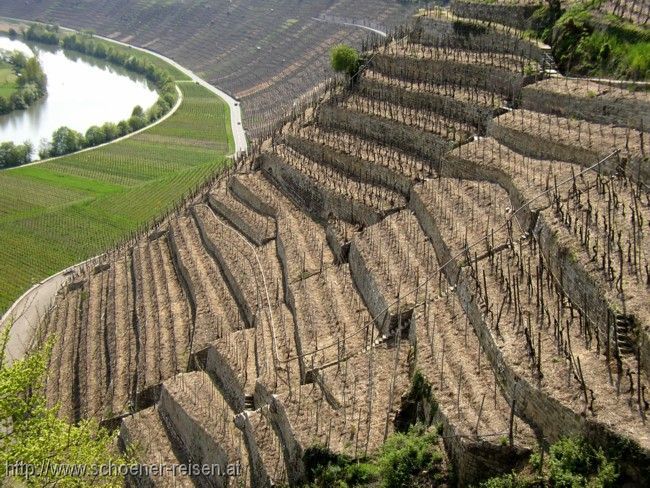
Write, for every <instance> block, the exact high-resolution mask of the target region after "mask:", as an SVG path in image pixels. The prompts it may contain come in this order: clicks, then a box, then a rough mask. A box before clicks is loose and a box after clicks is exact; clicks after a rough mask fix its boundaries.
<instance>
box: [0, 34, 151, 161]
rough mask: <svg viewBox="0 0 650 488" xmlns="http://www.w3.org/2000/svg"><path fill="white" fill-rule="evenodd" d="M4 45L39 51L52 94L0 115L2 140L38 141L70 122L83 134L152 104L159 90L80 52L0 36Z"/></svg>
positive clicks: (38, 54)
mask: <svg viewBox="0 0 650 488" xmlns="http://www.w3.org/2000/svg"><path fill="white" fill-rule="evenodd" d="M0 49H2V50H10V51H13V50H20V51H23V52H25V53H26V54H31V55H33V54H34V53H36V55H37V56H38V58H39V60H40V62H41V65H42V66H43V71H45V74H46V75H47V95H46V96H45V97H44V98H42V99H41V100H39V101H38V102H36V103H34V105H32V106H31V107H29V108H28V109H27V110H20V111H14V112H11V113H10V114H7V115H3V116H0V142H6V141H12V142H15V143H23V142H25V141H31V142H32V143H33V144H34V149H35V150H34V157H35V158H36V157H38V156H37V155H38V148H39V146H40V144H41V141H42V140H43V139H46V140H50V139H51V138H52V132H54V131H55V130H56V129H58V128H59V127H61V126H63V125H65V126H68V127H70V128H72V129H75V130H77V131H79V132H81V133H82V134H83V133H85V132H86V130H87V129H88V128H89V127H91V126H93V125H101V124H103V123H104V122H119V121H120V120H124V119H128V118H129V117H130V116H131V112H132V111H133V107H135V106H136V105H140V106H141V107H142V108H143V109H145V110H146V109H147V108H149V107H151V106H152V105H153V104H154V103H155V102H156V100H157V99H158V95H157V93H156V91H155V89H154V86H153V85H152V84H151V83H149V82H148V81H147V80H146V78H145V77H144V76H138V75H135V74H133V73H131V72H129V71H127V70H125V69H122V68H119V67H116V66H114V65H111V64H109V63H105V62H103V61H100V60H97V59H95V58H92V57H90V56H85V55H80V54H78V53H75V52H70V51H63V50H62V49H56V48H51V47H48V46H44V45H41V44H31V43H29V44H26V43H24V42H21V41H12V40H10V39H8V38H6V37H0Z"/></svg>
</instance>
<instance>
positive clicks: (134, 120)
mask: <svg viewBox="0 0 650 488" xmlns="http://www.w3.org/2000/svg"><path fill="white" fill-rule="evenodd" d="M145 125H147V119H146V118H145V116H144V115H132V116H131V118H129V127H130V128H131V130H130V131H129V132H133V131H136V130H140V129H142V128H143V127H144V126H145Z"/></svg>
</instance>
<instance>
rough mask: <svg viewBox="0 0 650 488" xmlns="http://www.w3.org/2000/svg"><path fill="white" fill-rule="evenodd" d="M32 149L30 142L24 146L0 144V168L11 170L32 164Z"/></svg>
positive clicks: (9, 143) (10, 143)
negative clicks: (14, 167)
mask: <svg viewBox="0 0 650 488" xmlns="http://www.w3.org/2000/svg"><path fill="white" fill-rule="evenodd" d="M32 149H33V146H32V144H31V143H30V142H29V141H27V142H25V143H24V144H14V143H13V142H3V143H2V144H0V168H11V167H13V166H20V165H21V164H26V163H29V162H31V160H32Z"/></svg>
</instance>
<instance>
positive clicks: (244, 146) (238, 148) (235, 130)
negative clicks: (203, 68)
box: [95, 36, 248, 155]
mask: <svg viewBox="0 0 650 488" xmlns="http://www.w3.org/2000/svg"><path fill="white" fill-rule="evenodd" d="M95 37H98V38H99V39H104V40H106V41H110V42H114V43H115V44H119V45H121V46H126V47H130V48H132V49H136V50H138V51H142V52H145V53H148V54H152V55H154V56H156V57H158V58H160V59H162V60H163V61H166V62H167V63H169V64H171V65H172V66H173V67H174V68H176V69H178V70H179V71H181V72H182V73H183V74H185V75H187V76H188V77H189V78H190V79H191V80H192V81H194V82H196V83H198V84H199V85H201V86H203V87H204V88H207V89H208V90H210V91H211V92H212V93H214V94H215V95H217V96H219V97H221V98H223V99H224V101H225V102H226V103H227V104H228V107H230V125H231V127H232V134H233V138H234V140H235V155H238V154H243V153H246V152H248V141H247V139H246V132H245V131H244V126H243V125H242V119H241V104H240V103H239V101H238V100H236V99H235V98H233V97H231V96H230V95H228V94H227V93H226V92H224V91H222V90H220V89H219V88H217V87H216V86H213V85H211V84H210V83H208V82H207V81H205V80H204V79H203V78H200V77H199V76H198V75H196V74H195V73H194V72H193V71H190V70H189V69H187V68H185V67H184V66H181V65H180V64H178V63H177V62H176V61H174V60H173V59H171V58H168V57H167V56H163V55H162V54H160V53H157V52H156V51H151V50H150V49H145V48H143V47H138V46H132V45H131V44H127V43H124V42H121V41H116V40H114V39H111V38H109V37H102V36H95Z"/></svg>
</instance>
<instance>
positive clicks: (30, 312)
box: [0, 17, 248, 364]
mask: <svg viewBox="0 0 650 488" xmlns="http://www.w3.org/2000/svg"><path fill="white" fill-rule="evenodd" d="M5 18H9V17H5ZM11 20H16V21H19V22H29V21H26V20H22V19H11ZM62 28H63V29H65V30H68V31H73V32H74V29H69V28H65V27H62ZM96 37H98V38H100V39H104V40H106V41H109V42H113V43H115V44H119V45H121V46H125V47H129V48H132V49H136V50H138V51H142V52H146V53H148V54H151V55H153V56H156V57H158V58H160V59H162V60H163V61H165V62H167V63H169V64H170V65H172V66H173V67H175V68H176V69H178V70H179V71H181V72H182V73H184V74H185V75H187V76H188V77H189V78H190V79H191V80H192V81H194V82H196V83H198V84H199V85H201V86H203V87H205V88H206V89H208V90H210V91H211V92H212V93H214V94H215V95H217V96H218V97H220V98H222V99H223V100H224V101H225V102H226V103H227V104H228V107H229V108H230V125H231V128H232V135H233V139H234V143H235V152H234V155H235V156H238V155H241V154H246V153H247V152H248V141H247V139H246V133H245V131H244V127H243V125H242V117H241V106H240V103H239V101H237V100H236V99H234V98H233V97H231V96H230V95H228V94H227V93H225V92H223V91H222V90H219V89H218V88H217V87H215V86H212V85H211V84H210V83H208V82H207V81H205V80H203V79H202V78H200V77H199V76H197V75H196V74H195V73H193V72H192V71H190V70H189V69H187V68H185V67H183V66H181V65H180V64H178V63H177V62H176V61H174V60H172V59H170V58H168V57H166V56H163V55H162V54H159V53H157V52H155V51H151V50H149V49H144V48H141V47H137V46H132V45H130V44H126V43H124V42H120V41H115V40H113V39H110V38H108V37H102V36H96ZM170 115H171V114H170ZM147 128H148V127H147ZM112 142H115V141H112ZM93 259H95V258H91V259H89V260H87V261H84V262H82V263H79V264H76V265H74V266H71V267H70V268H67V269H65V270H63V271H60V272H59V273H57V274H55V275H53V276H50V277H49V278H46V279H45V280H43V281H41V282H40V283H37V284H36V285H34V286H33V287H32V288H30V289H29V290H28V291H27V292H25V294H23V296H21V297H20V298H19V299H18V300H16V301H15V302H14V304H13V305H12V306H11V307H10V308H9V310H8V311H7V312H6V313H5V314H4V315H3V316H2V318H0V330H2V329H4V328H5V327H7V326H11V331H10V333H9V342H8V343H7V350H6V354H5V358H6V362H7V364H11V363H12V362H13V361H15V360H16V359H20V358H22V357H23V356H24V355H25V353H26V352H27V350H28V349H29V347H30V345H31V342H32V338H33V336H34V332H35V331H36V329H37V327H38V325H39V322H40V318H41V317H42V315H43V314H44V313H45V312H46V311H47V309H48V308H49V307H50V306H51V304H52V302H53V301H54V298H55V296H56V294H57V292H58V291H59V289H61V287H62V286H64V285H65V284H66V283H67V281H68V279H69V278H70V275H72V274H73V273H74V271H75V270H76V269H78V268H80V267H81V266H82V265H84V264H86V263H88V262H89V261H92V260H93Z"/></svg>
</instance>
